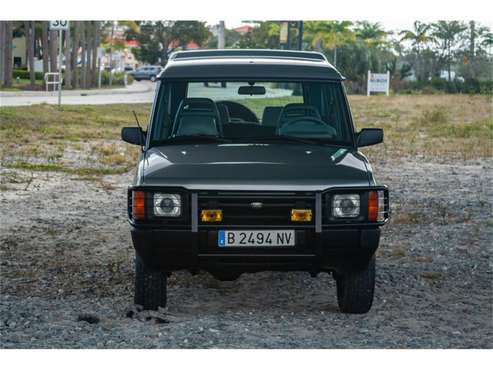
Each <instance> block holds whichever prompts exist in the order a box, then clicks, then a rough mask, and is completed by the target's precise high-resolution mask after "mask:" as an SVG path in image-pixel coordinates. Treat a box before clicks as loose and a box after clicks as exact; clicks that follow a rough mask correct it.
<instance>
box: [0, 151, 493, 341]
mask: <svg viewBox="0 0 493 370" xmlns="http://www.w3.org/2000/svg"><path fill="white" fill-rule="evenodd" d="M492 165H493V162H492V161H491V160H482V161H475V162H467V163H463V162H460V163H448V164H437V163H425V162H420V161H419V160H418V159H413V160H409V161H403V162H377V163H374V168H375V172H376V173H377V175H378V178H379V180H380V182H382V183H386V184H388V185H389V186H390V188H391V190H392V193H391V197H392V198H391V199H392V205H393V218H392V221H391V222H390V224H389V225H387V226H386V227H385V229H384V233H383V237H382V241H381V247H380V249H379V251H378V258H377V261H378V262H377V263H378V267H377V289H376V296H375V302H374V306H373V308H372V310H371V311H370V313H368V314H366V315H346V314H341V313H339V312H338V309H337V302H336V292H335V283H334V281H333V280H332V278H331V277H330V276H329V275H327V274H321V275H319V276H318V277H317V278H311V277H310V276H309V275H308V274H307V273H271V272H264V273H257V274H245V275H243V276H241V278H240V279H238V280H237V281H234V282H219V281H216V280H214V279H213V278H212V277H211V276H209V275H208V274H205V273H204V274H199V275H196V276H191V275H190V274H189V273H186V272H180V273H176V274H174V275H173V276H172V278H171V279H170V283H169V296H168V302H169V303H168V308H167V309H166V310H163V311H159V312H138V310H137V309H136V308H135V307H133V306H132V305H131V302H132V291H133V286H132V284H133V249H132V246H131V241H130V235H129V230H128V225H127V223H126V216H125V209H124V207H125V196H126V193H125V192H126V184H128V183H129V182H130V179H131V176H132V174H126V175H123V176H106V177H104V179H103V180H101V181H88V180H81V179H80V178H77V177H74V176H73V175H68V174H61V173H40V172H37V173H30V172H26V171H12V170H6V169H1V168H0V177H1V179H2V181H1V182H2V185H3V187H2V190H1V193H0V207H1V222H0V277H1V301H0V347H1V348H119V347H126V348H157V347H158V348H177V347H182V348H189V347H190V348H198V347H199V348H203V347H207V348H209V347H214V348H471V347H473V348H492V347H493V345H492V344H493V340H492V339H493V335H492V334H493V330H492V329H493V324H492V314H493V311H492V308H493V298H492V269H493V262H492V259H491V257H492V248H493V247H492V238H493V232H492V229H493V228H492V226H493V222H492V200H493V198H492V195H493V190H492Z"/></svg>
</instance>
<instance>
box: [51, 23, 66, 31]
mask: <svg viewBox="0 0 493 370" xmlns="http://www.w3.org/2000/svg"><path fill="white" fill-rule="evenodd" d="M50 30H53V31H60V30H62V31H66V30H68V21H50Z"/></svg>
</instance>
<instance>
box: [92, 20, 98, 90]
mask: <svg viewBox="0 0 493 370" xmlns="http://www.w3.org/2000/svg"><path fill="white" fill-rule="evenodd" d="M92 28H93V34H92V40H93V41H92V58H91V86H92V87H95V86H97V83H98V73H97V69H98V64H97V60H98V46H99V22H98V21H95V22H93V27H92Z"/></svg>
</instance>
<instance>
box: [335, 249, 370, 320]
mask: <svg viewBox="0 0 493 370" xmlns="http://www.w3.org/2000/svg"><path fill="white" fill-rule="evenodd" d="M375 265H376V263H375V256H373V257H372V258H371V260H370V262H369V263H368V265H367V266H366V268H364V269H360V270H355V271H348V272H345V273H343V274H340V275H338V276H337V277H336V283H337V303H338V304H339V310H340V311H341V312H344V313H360V314H361V313H367V312H368V311H370V308H371V305H372V303H373V294H374V291H375Z"/></svg>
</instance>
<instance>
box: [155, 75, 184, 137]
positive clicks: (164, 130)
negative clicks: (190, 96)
mask: <svg viewBox="0 0 493 370" xmlns="http://www.w3.org/2000/svg"><path fill="white" fill-rule="evenodd" d="M185 91H186V83H180V82H175V83H166V82H163V83H161V85H160V88H159V95H158V98H157V101H156V106H155V112H154V116H153V123H152V133H151V146H153V145H155V144H156V142H159V141H162V140H165V139H167V138H168V137H169V136H170V133H171V129H172V126H173V120H174V117H175V115H176V111H177V109H178V106H179V104H180V102H181V100H182V99H183V97H184V96H185Z"/></svg>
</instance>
